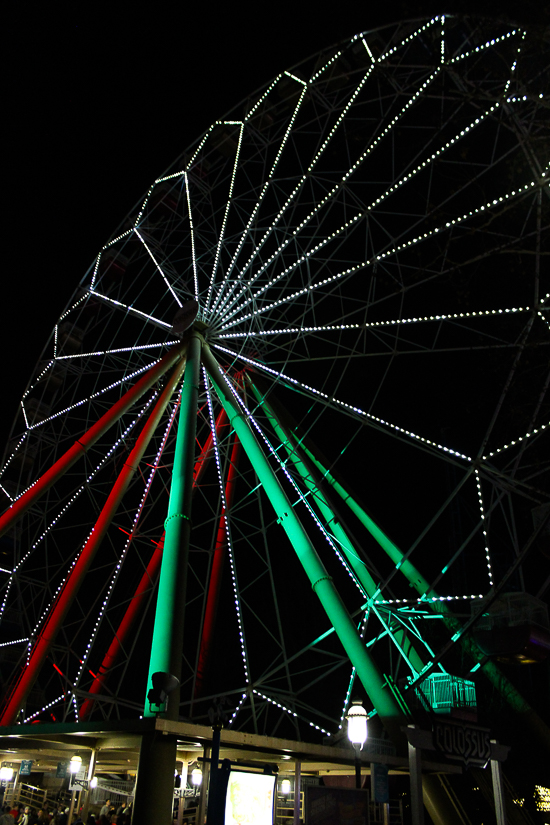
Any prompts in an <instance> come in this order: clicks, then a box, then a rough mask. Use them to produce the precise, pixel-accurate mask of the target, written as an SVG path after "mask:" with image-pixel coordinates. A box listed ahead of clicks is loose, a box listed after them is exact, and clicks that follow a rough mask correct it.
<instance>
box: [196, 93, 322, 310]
mask: <svg viewBox="0 0 550 825" xmlns="http://www.w3.org/2000/svg"><path fill="white" fill-rule="evenodd" d="M305 95H306V89H305V88H304V89H302V93H301V94H300V97H299V98H298V102H297V103H296V106H295V107H294V111H293V113H292V115H291V117H290V120H289V122H288V125H287V128H286V130H285V133H284V135H283V139H282V140H281V143H280V145H279V149H278V151H277V154H276V156H275V160H274V161H273V163H272V164H271V169H270V170H269V172H268V175H267V177H266V179H265V182H264V184H263V186H262V190H261V192H260V194H259V197H258V198H257V200H256V203H255V204H254V207H253V209H252V210H251V213H250V217H249V219H248V221H247V223H246V226H245V228H244V231H243V232H242V233H241V237H240V239H239V243H238V244H237V248H236V250H235V252H234V254H233V257H232V259H231V261H230V263H229V266H228V268H227V273H226V276H225V278H224V280H223V282H222V284H221V285H220V288H219V290H218V296H217V298H216V300H215V301H214V305H213V307H212V311H213V312H214V311H215V310H216V309H218V305H219V309H218V312H219V313H220V314H221V313H222V311H223V308H224V306H225V305H226V304H227V302H228V300H229V299H230V297H231V295H232V293H233V290H234V287H232V288H231V289H230V290H229V291H228V293H227V295H226V296H225V297H223V288H224V286H225V284H226V282H228V280H229V278H230V276H231V274H232V272H233V269H234V268H235V265H236V261H237V257H238V255H239V253H240V251H241V249H242V246H243V244H244V242H245V240H246V238H247V237H248V235H249V230H250V227H251V226H252V224H253V223H254V221H255V219H256V215H257V213H258V210H259V208H260V206H261V205H262V203H263V200H264V198H265V195H266V192H267V190H268V189H269V186H270V184H271V181H272V179H273V175H274V174H275V170H276V169H277V167H278V165H279V161H280V159H281V156H282V153H283V149H284V148H285V146H286V144H287V141H288V139H289V137H290V134H291V132H292V127H293V125H294V121H295V120H296V116H297V114H298V112H299V110H300V107H301V105H302V103H303V101H304V99H305ZM268 232H269V230H268ZM268 232H266V233H265V234H264V237H263V238H262V239H261V240H260V242H259V244H258V245H257V246H256V247H255V249H254V252H253V253H252V255H251V256H250V258H249V259H248V261H247V262H246V263H245V265H244V267H242V270H241V271H242V273H245V272H246V271H247V269H248V267H249V266H250V264H251V263H252V261H253V259H254V258H255V257H256V254H257V252H258V250H259V249H260V248H261V247H262V246H263V244H264V242H265V239H267V235H268ZM241 293H242V290H241ZM241 293H239V294H241ZM220 298H223V300H222V301H221V303H219V301H220ZM235 300H238V296H237V297H236V298H235Z"/></svg>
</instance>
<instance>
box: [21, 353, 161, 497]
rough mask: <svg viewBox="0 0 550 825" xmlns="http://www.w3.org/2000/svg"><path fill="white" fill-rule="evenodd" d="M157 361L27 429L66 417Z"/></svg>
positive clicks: (34, 428) (144, 370)
mask: <svg viewBox="0 0 550 825" xmlns="http://www.w3.org/2000/svg"><path fill="white" fill-rule="evenodd" d="M159 360H160V359H157V360H156V361H153V362H152V363H151V364H145V366H144V367H140V368H139V369H138V370H135V371H134V372H132V373H130V374H129V375H125V376H124V377H123V378H119V380H118V381H113V383H112V384H109V385H108V386H107V387H103V389H101V390H98V391H97V392H94V393H92V395H90V396H88V398H83V399H81V400H80V401H76V402H75V403H74V404H71V405H70V406H69V407H65V408H64V409H62V410H58V412H56V413H53V414H52V415H50V416H48V418H44V419H43V420H42V421H39V422H38V423H36V424H31V425H30V426H29V427H27V429H29V430H36V429H37V427H43V426H44V425H45V424H47V423H48V422H49V421H53V420H54V419H55V418H59V416H60V415H66V413H68V412H71V411H72V410H75V409H76V408H77V407H81V406H82V404H87V403H88V402H89V401H93V400H94V398H99V396H100V395H103V394H104V393H106V392H109V390H112V389H114V388H115V387H119V386H120V385H121V384H126V383H127V382H128V381H131V380H132V379H133V378H136V377H137V376H138V375H141V373H143V372H147V370H150V369H151V367H153V366H155V364H158V362H159ZM31 486H32V485H31Z"/></svg>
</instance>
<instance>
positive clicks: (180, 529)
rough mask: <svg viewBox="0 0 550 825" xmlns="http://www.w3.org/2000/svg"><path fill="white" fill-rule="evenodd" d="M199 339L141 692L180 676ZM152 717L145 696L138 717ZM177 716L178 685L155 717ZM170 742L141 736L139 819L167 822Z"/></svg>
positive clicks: (172, 762) (185, 399)
mask: <svg viewBox="0 0 550 825" xmlns="http://www.w3.org/2000/svg"><path fill="white" fill-rule="evenodd" d="M201 341H202V339H201V337H200V335H198V333H196V332H192V333H191V336H190V338H189V342H188V345H187V363H186V365H185V376H184V384H183V389H182V393H181V406H180V414H179V423H178V434H177V440H176V452H175V456H174V466H173V470H172V484H171V488H170V499H169V504H168V517H167V518H166V521H165V523H164V526H165V538H164V550H163V554H162V566H161V571H160V579H159V588H158V595H157V608H156V613H155V624H154V630H153V642H152V645H151V658H150V664H149V678H148V682H147V692H149V689H150V688H151V687H152V681H151V676H152V674H153V673H156V672H158V671H161V672H164V673H171V674H172V675H173V676H175V677H176V678H177V679H180V676H181V656H182V648H183V620H184V613H185V590H186V581H187V560H188V554H189V535H190V532H191V521H190V518H191V495H192V490H193V465H194V452H195V431H196V422H197V401H198V388H199V376H200V351H201ZM154 715H156V714H154V713H153V712H152V711H150V710H149V702H148V700H147V698H146V699H145V709H144V716H154ZM178 715H179V688H177V689H176V690H175V691H173V693H171V694H170V696H169V701H168V709H167V711H166V710H165V711H164V712H162V713H160V714H159V716H162V717H164V718H167V719H177V718H178ZM176 746H177V742H176V738H175V737H172V736H163V735H162V734H161V733H160V732H158V733H157V732H155V733H151V734H146V735H144V736H143V737H142V743H141V749H140V757H139V766H138V775H137V783H136V795H135V807H134V809H135V811H136V812H138V813H139V819H140V821H143V822H171V821H172V800H173V794H174V769H175V766H176Z"/></svg>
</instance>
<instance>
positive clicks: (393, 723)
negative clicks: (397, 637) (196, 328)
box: [202, 344, 407, 744]
mask: <svg viewBox="0 0 550 825" xmlns="http://www.w3.org/2000/svg"><path fill="white" fill-rule="evenodd" d="M202 358H203V363H204V365H205V367H206V369H207V371H208V373H209V375H210V378H211V379H212V381H213V383H214V386H215V388H216V392H217V393H218V396H219V398H220V401H221V402H222V404H223V406H224V407H225V409H226V411H227V415H228V417H229V420H230V422H231V425H232V427H233V428H234V430H235V432H236V433H237V436H238V438H239V439H240V441H241V444H242V446H243V449H244V450H245V451H246V453H247V455H248V457H249V459H250V461H251V463H252V465H253V467H254V469H255V471H256V474H257V475H258V478H259V480H260V483H261V484H262V486H263V488H264V491H265V493H266V495H267V496H268V498H269V499H270V501H271V504H272V505H273V508H274V510H275V512H276V514H277V516H278V520H279V523H280V524H281V526H282V527H283V529H284V531H285V532H286V534H287V536H288V538H289V539H290V541H291V543H292V546H293V547H294V550H295V552H296V555H297V556H298V559H299V560H300V562H301V564H302V566H303V568H304V570H305V572H306V574H307V576H308V578H309V580H310V582H311V586H312V588H313V590H314V592H315V593H316V594H317V596H318V598H319V600H320V602H321V604H322V606H323V608H324V610H325V612H326V614H327V616H328V618H329V620H330V622H331V624H332V626H333V627H334V630H335V632H336V634H337V636H338V638H339V639H340V642H341V643H342V645H343V647H344V649H345V651H346V654H347V655H348V657H349V659H350V661H351V663H352V664H353V665H354V667H355V669H356V672H357V675H358V676H359V679H360V680H361V682H362V684H363V687H364V688H365V691H366V692H367V695H368V696H369V697H370V699H371V701H372V703H373V705H374V707H375V708H376V710H377V711H378V714H379V715H380V719H381V721H382V723H383V724H384V726H385V727H386V729H387V730H388V732H389V733H390V736H391V738H392V739H393V740H394V741H395V742H396V744H399V743H401V742H402V741H403V734H402V732H401V726H402V725H404V724H406V723H407V720H406V718H405V717H404V716H403V713H402V711H401V709H400V708H399V705H398V704H397V702H396V701H395V699H394V697H393V695H392V693H391V691H389V690H388V688H387V687H384V678H383V676H382V674H381V673H380V671H379V669H378V666H377V665H376V663H375V662H374V660H373V659H372V658H371V657H370V655H369V653H368V652H367V650H366V648H365V645H364V644H363V642H362V640H361V638H360V637H359V634H358V633H357V630H356V628H355V625H354V623H353V621H352V619H351V618H350V616H349V614H348V612H347V610H346V608H345V606H344V604H343V602H342V600H341V598H340V596H339V594H338V592H337V590H336V588H335V586H334V583H333V581H332V579H331V578H330V576H328V574H327V571H326V570H325V568H324V567H323V565H322V563H321V561H320V559H319V557H318V555H317V552H316V550H315V548H314V547H313V545H312V544H311V541H310V539H309V537H308V536H307V533H306V531H305V530H304V528H303V526H302V524H301V523H300V520H299V519H298V517H297V515H296V513H295V512H294V510H293V509H292V505H291V504H290V501H289V499H288V498H287V496H286V494H285V493H284V491H283V490H282V488H281V487H280V485H279V482H278V480H277V478H276V476H275V473H274V472H273V470H272V469H271V466H270V464H269V462H268V461H267V459H266V457H265V455H264V453H263V451H262V449H261V447H260V445H259V444H258V442H257V440H256V437H255V435H254V434H253V432H252V431H251V429H250V427H249V425H248V423H247V421H246V419H245V416H244V415H243V413H242V411H241V409H240V407H239V406H238V404H237V402H236V400H235V398H234V397H233V394H232V393H231V390H230V389H229V387H228V385H227V384H226V382H225V381H224V379H223V377H222V375H221V372H220V368H219V366H218V364H217V362H216V360H215V359H214V357H213V355H212V353H211V352H210V349H209V347H208V345H207V344H204V346H203V350H202Z"/></svg>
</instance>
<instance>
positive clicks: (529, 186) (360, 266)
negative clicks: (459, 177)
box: [221, 181, 537, 331]
mask: <svg viewBox="0 0 550 825" xmlns="http://www.w3.org/2000/svg"><path fill="white" fill-rule="evenodd" d="M536 185H537V184H536V182H535V181H530V182H529V183H526V184H525V185H524V186H522V187H520V189H518V190H513V191H512V192H510V193H508V194H506V195H502V196H499V197H497V198H494V199H493V200H491V201H488V202H487V203H485V204H482V205H481V206H479V207H477V208H476V209H472V210H471V211H469V212H466V213H464V214H463V215H459V216H457V217H456V218H454V219H452V220H450V221H447V222H446V223H445V224H443V225H441V226H436V227H435V228H434V229H432V230H430V231H429V232H423V233H422V234H420V235H417V236H416V237H414V238H411V239H410V240H409V241H405V242H404V243H401V244H397V245H396V246H394V247H392V248H391V249H389V250H387V251H386V252H381V253H380V254H378V255H375V256H374V257H373V258H371V259H369V260H366V261H363V262H361V263H359V264H356V265H355V266H353V267H348V268H347V269H345V270H343V271H342V272H338V273H336V274H335V275H332V276H330V277H328V278H323V279H322V280H319V281H317V282H316V283H312V284H308V285H307V286H305V287H302V288H301V289H297V290H296V291H295V292H293V293H290V294H288V295H285V296H284V297H283V298H279V299H278V300H277V301H273V302H272V303H270V304H266V305H265V306H262V307H261V308H259V309H257V310H255V311H253V312H250V313H248V314H247V315H242V316H240V317H239V318H237V319H236V320H235V321H233V322H232V323H227V322H226V323H224V324H223V325H222V327H221V330H222V331H223V330H226V329H229V328H230V327H232V326H234V325H236V324H238V323H242V322H243V321H247V320H249V319H250V318H253V317H255V316H259V315H264V314H265V313H266V312H270V311H271V310H273V309H275V308H276V307H279V306H282V305H283V304H287V303H289V302H291V301H295V300H296V299H297V298H299V297H300V296H302V295H306V294H307V293H310V292H314V291H316V290H318V289H321V288H322V287H325V286H326V285H327V284H331V283H334V282H335V281H339V280H341V279H342V278H345V277H348V276H349V275H351V274H355V273H356V272H359V271H361V270H363V269H366V268H367V267H368V266H372V265H373V264H374V263H375V262H378V261H383V260H385V259H386V258H389V257H391V256H393V255H397V254H398V253H399V252H403V251H404V250H406V249H409V248H410V247H412V246H415V245H416V244H418V243H422V242H424V241H426V240H428V239H430V238H432V237H434V236H435V235H437V234H438V233H440V232H441V231H444V230H445V229H450V228H451V227H453V226H456V225H458V224H460V223H463V222H464V221H466V220H469V219H470V218H472V217H475V216H477V215H479V214H481V213H483V212H485V211H486V210H489V209H490V208H491V207H493V206H496V205H498V204H499V203H503V202H505V201H508V200H510V199H511V198H515V197H519V196H521V195H524V194H525V193H526V192H527V191H529V190H532V187H534V186H536ZM281 277H282V276H281ZM277 280H278V279H277ZM254 298H255V296H253V297H252V298H250V299H249V300H248V301H245V302H244V304H242V305H241V306H239V307H238V308H237V309H236V310H235V312H233V313H232V314H231V315H228V316H226V318H231V317H233V316H234V315H235V313H236V312H238V311H239V310H241V309H243V308H244V307H245V306H247V305H248V304H250V303H252V302H253V300H254Z"/></svg>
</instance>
